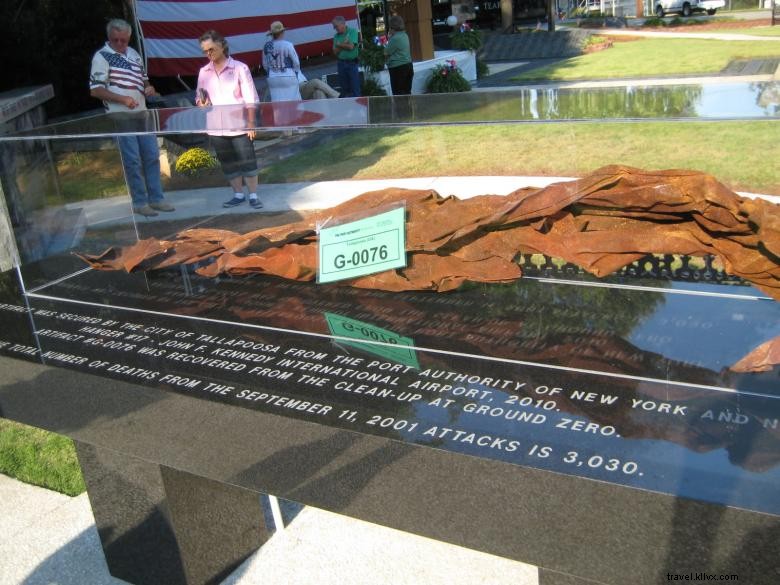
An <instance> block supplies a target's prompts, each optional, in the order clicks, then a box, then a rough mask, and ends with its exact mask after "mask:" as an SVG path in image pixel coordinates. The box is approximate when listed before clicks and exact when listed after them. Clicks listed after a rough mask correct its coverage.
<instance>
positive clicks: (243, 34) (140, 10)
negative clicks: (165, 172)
mask: <svg viewBox="0 0 780 585" xmlns="http://www.w3.org/2000/svg"><path fill="white" fill-rule="evenodd" d="M135 7H136V17H137V19H138V24H139V27H140V35H141V38H142V39H143V45H144V52H145V56H146V61H147V72H148V74H149V75H152V76H160V77H162V76H168V75H197V73H198V70H199V69H200V68H201V67H202V66H203V65H205V63H206V59H205V57H204V56H203V54H202V53H201V50H200V45H199V44H198V37H200V35H201V34H203V33H204V32H205V31H207V30H209V29H214V30H216V31H218V32H220V33H221V34H223V35H224V36H225V38H227V40H228V43H229V45H230V55H231V56H232V57H234V58H236V59H238V60H239V61H243V62H244V63H246V64H247V65H249V66H250V67H256V66H257V65H259V64H260V59H261V51H262V48H263V45H264V44H265V41H266V39H267V37H266V33H267V32H268V29H269V28H270V26H271V23H272V22H273V21H275V20H280V21H282V23H283V24H284V26H285V29H286V32H285V39H286V40H288V41H290V42H291V43H293V44H294V45H295V49H296V51H297V52H298V55H299V56H300V57H311V56H315V55H320V54H323V53H325V54H327V53H330V52H331V49H332V46H333V34H334V33H333V27H332V26H331V21H332V20H333V17H335V16H343V17H344V18H346V19H347V22H348V23H349V24H350V26H352V27H357V26H358V22H357V11H356V8H355V0H135Z"/></svg>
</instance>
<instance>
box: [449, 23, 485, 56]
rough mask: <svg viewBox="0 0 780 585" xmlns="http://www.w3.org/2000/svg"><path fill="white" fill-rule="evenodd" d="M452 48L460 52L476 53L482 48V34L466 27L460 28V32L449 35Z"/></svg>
mask: <svg viewBox="0 0 780 585" xmlns="http://www.w3.org/2000/svg"><path fill="white" fill-rule="evenodd" d="M450 39H451V40H452V48H453V49H459V50H461V51H478V50H479V48H480V47H481V46H482V33H481V32H479V31H478V30H474V29H472V28H468V27H461V28H460V30H458V31H456V32H454V33H452V34H451V35H450Z"/></svg>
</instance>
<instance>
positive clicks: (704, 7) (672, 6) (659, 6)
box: [655, 0, 726, 18]
mask: <svg viewBox="0 0 780 585" xmlns="http://www.w3.org/2000/svg"><path fill="white" fill-rule="evenodd" d="M725 5H726V0H656V3H655V15H656V16H657V17H659V18H663V17H664V15H666V14H668V13H669V12H679V13H680V14H682V15H683V16H690V15H691V14H693V13H694V12H706V13H707V14H709V15H710V16H712V15H713V14H715V11H716V10H717V9H718V8H723V7H724V6H725Z"/></svg>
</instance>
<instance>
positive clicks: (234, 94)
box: [195, 30, 263, 208]
mask: <svg viewBox="0 0 780 585" xmlns="http://www.w3.org/2000/svg"><path fill="white" fill-rule="evenodd" d="M198 41H199V42H200V48H201V50H202V51H203V54H204V55H206V57H207V58H208V60H209V62H208V64H206V65H204V66H203V67H201V69H200V72H199V73H198V85H197V88H196V90H195V95H196V98H195V105H197V106H200V107H206V106H228V105H239V104H245V105H246V106H248V107H245V108H244V109H243V112H242V118H243V116H244V115H245V116H246V118H247V119H246V120H243V119H242V120H240V121H238V123H239V124H243V125H247V126H249V127H250V128H252V127H254V125H255V107H256V105H257V104H258V103H260V98H259V97H258V95H257V88H256V87H255V82H254V80H253V79H252V74H251V73H250V71H249V67H247V66H246V65H245V64H244V63H241V62H240V61H236V60H235V59H233V58H232V57H231V56H230V47H229V46H228V42H227V40H225V37H223V36H222V35H221V34H219V33H218V32H217V31H215V30H209V31H206V32H205V33H203V34H202V35H201V36H200V38H199V39H198ZM209 113H211V112H209ZM215 113H217V114H219V115H218V116H215V117H214V119H215V120H227V119H229V118H230V116H231V114H234V113H235V112H232V111H223V112H215ZM223 124H224V123H223ZM209 127H210V131H209V141H210V142H211V145H212V146H213V147H214V151H215V152H216V153H217V158H218V159H219V162H220V164H221V165H222V172H223V173H224V174H225V177H226V178H227V180H228V182H229V183H230V186H231V187H232V188H233V197H232V199H229V200H228V201H225V202H224V203H223V204H222V206H223V207H235V206H237V205H241V204H242V203H244V201H245V200H246V198H245V196H244V184H246V187H247V191H248V192H249V204H250V205H251V206H252V207H254V208H260V207H262V206H263V205H262V203H261V202H260V199H259V198H258V197H257V171H258V168H257V157H256V156H255V149H254V146H253V145H252V140H254V139H255V131H254V130H249V131H248V132H247V131H217V132H215V131H213V130H214V129H212V128H211V124H209Z"/></svg>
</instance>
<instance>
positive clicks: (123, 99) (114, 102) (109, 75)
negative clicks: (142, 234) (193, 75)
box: [89, 18, 174, 217]
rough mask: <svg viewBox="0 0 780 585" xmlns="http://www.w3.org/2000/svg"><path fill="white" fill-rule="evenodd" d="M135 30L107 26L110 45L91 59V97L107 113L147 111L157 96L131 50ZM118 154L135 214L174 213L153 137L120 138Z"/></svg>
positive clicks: (119, 24)
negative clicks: (150, 98)
mask: <svg viewBox="0 0 780 585" xmlns="http://www.w3.org/2000/svg"><path fill="white" fill-rule="evenodd" d="M132 34H133V29H132V28H131V27H130V25H129V24H128V23H127V22H125V21H124V20H121V19H118V18H116V19H113V20H111V21H109V23H108V24H107V25H106V35H107V36H108V42H106V44H105V46H104V47H102V48H101V49H100V50H98V51H97V53H95V56H94V57H92V70H91V73H90V78H89V93H90V95H91V96H92V97H94V98H97V99H99V100H102V101H103V105H104V106H105V108H106V111H107V112H138V111H142V110H145V109H146V97H147V96H152V95H155V94H156V92H155V90H154V87H152V86H151V85H150V84H149V78H148V77H147V76H146V72H145V71H144V66H143V61H142V59H141V56H140V55H139V54H138V52H137V51H136V50H135V49H133V48H132V47H130V46H128V43H129V42H130V36H131V35H132ZM117 141H118V143H119V152H120V153H121V155H122V166H123V167H124V169H125V176H126V177H127V185H128V187H129V188H130V196H131V197H132V200H133V211H134V212H135V213H138V214H140V215H143V216H146V217H153V216H155V215H157V212H158V211H174V208H173V206H172V205H171V204H170V203H167V202H166V201H165V200H164V195H163V191H162V183H161V181H160V150H159V148H158V147H157V137H156V136H154V135H152V134H146V135H128V136H118V137H117Z"/></svg>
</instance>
